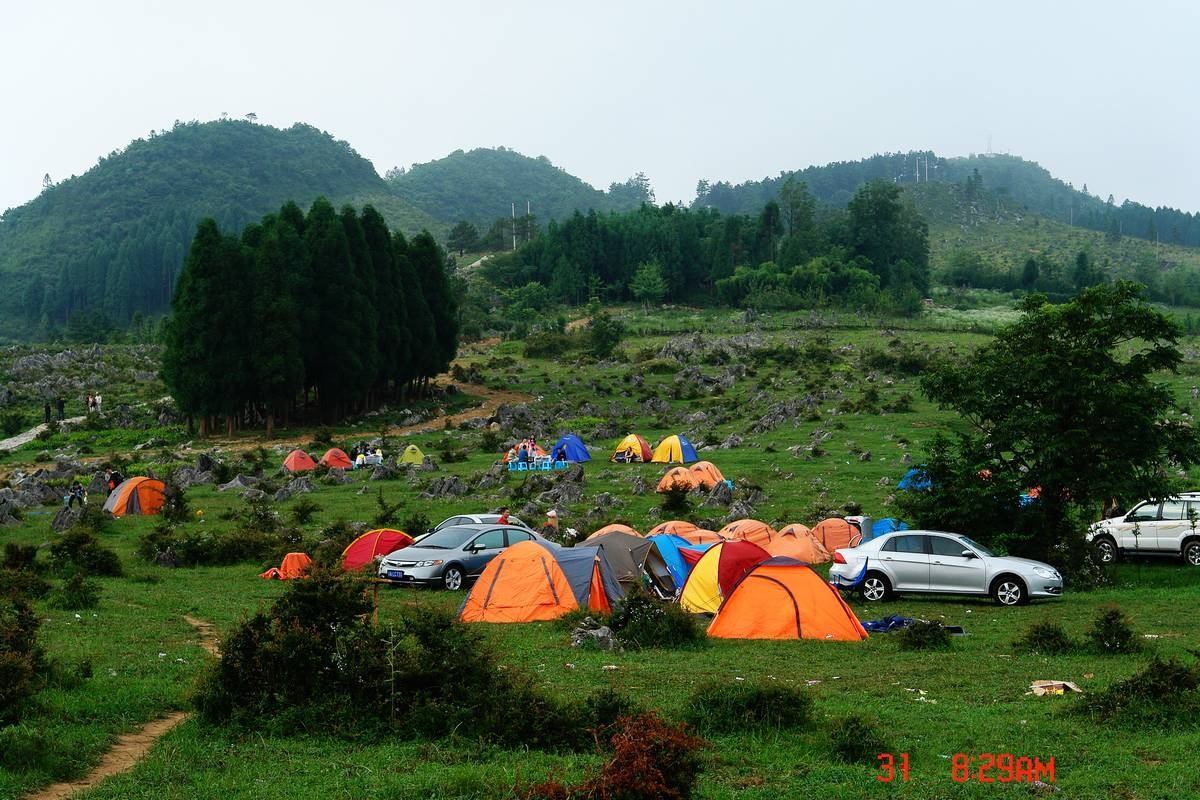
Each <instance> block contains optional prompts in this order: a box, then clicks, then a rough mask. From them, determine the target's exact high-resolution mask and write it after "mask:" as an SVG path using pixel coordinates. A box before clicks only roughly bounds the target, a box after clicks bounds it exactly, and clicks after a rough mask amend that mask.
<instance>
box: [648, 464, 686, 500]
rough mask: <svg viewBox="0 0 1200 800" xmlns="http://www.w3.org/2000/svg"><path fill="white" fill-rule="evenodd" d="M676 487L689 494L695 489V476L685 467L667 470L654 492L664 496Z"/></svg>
mask: <svg viewBox="0 0 1200 800" xmlns="http://www.w3.org/2000/svg"><path fill="white" fill-rule="evenodd" d="M676 487H678V488H681V489H686V490H687V491H689V492H690V491H691V490H692V489H695V488H696V476H695V475H694V474H692V471H691V470H690V469H688V468H687V467H672V468H671V469H669V470H667V474H666V475H663V476H662V480H660V481H659V482H658V488H657V489H655V491H657V492H658V493H659V494H666V493H667V492H669V491H670V490H671V489H674V488H676Z"/></svg>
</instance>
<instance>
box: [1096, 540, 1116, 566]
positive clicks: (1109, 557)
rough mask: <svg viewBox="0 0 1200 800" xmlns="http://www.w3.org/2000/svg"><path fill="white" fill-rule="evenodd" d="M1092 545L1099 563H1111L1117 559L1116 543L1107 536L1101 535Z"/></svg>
mask: <svg viewBox="0 0 1200 800" xmlns="http://www.w3.org/2000/svg"><path fill="white" fill-rule="evenodd" d="M1092 546H1093V547H1094V548H1096V557H1097V558H1099V559H1100V563H1101V564H1112V563H1113V562H1115V561H1116V560H1117V543H1116V542H1114V541H1113V540H1112V539H1110V538H1108V537H1107V536H1101V537H1100V538H1099V539H1097V540H1096V541H1095V543H1094V544H1093V545H1092Z"/></svg>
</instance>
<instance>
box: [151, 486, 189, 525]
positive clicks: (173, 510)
mask: <svg viewBox="0 0 1200 800" xmlns="http://www.w3.org/2000/svg"><path fill="white" fill-rule="evenodd" d="M159 513H160V514H161V515H162V518H163V519H165V520H166V521H167V522H170V523H173V524H178V523H180V522H187V520H188V516H189V514H191V509H190V508H189V506H188V501H187V496H186V495H184V493H183V489H182V488H181V487H180V486H179V484H177V483H175V482H174V481H167V482H166V484H165V485H164V487H163V506H162V511H160V512H159Z"/></svg>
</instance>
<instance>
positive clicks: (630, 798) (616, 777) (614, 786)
mask: <svg viewBox="0 0 1200 800" xmlns="http://www.w3.org/2000/svg"><path fill="white" fill-rule="evenodd" d="M608 746H609V748H610V749H611V750H612V755H611V756H610V757H609V758H607V759H606V760H605V762H604V765H603V766H602V767H601V768H600V770H599V772H597V773H596V774H595V775H594V776H592V777H591V778H589V779H587V780H586V781H584V782H583V783H581V784H579V785H576V786H566V785H564V784H563V783H561V782H559V781H557V780H554V779H550V780H547V781H546V782H544V783H539V784H533V785H527V786H520V785H519V786H517V787H516V793H517V796H518V797H521V798H524V799H525V800H570V798H584V797H586V798H592V800H688V799H689V798H691V797H692V793H693V792H694V791H695V788H696V781H697V779H698V778H699V775H700V771H701V769H702V768H703V761H702V759H701V755H700V751H701V749H702V748H704V746H705V742H704V740H702V739H699V738H697V737H695V736H693V735H692V734H691V733H690V732H689V731H688V729H687V727H686V726H684V725H680V724H678V723H670V722H666V721H664V720H663V719H662V718H661V717H659V716H657V715H656V714H653V713H646V714H640V715H638V716H627V717H622V718H621V719H620V720H619V721H618V722H617V724H616V726H615V728H614V731H613V734H612V737H611V738H610V739H609V742H608Z"/></svg>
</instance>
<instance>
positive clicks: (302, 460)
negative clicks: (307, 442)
mask: <svg viewBox="0 0 1200 800" xmlns="http://www.w3.org/2000/svg"><path fill="white" fill-rule="evenodd" d="M283 468H284V469H286V470H287V471H288V472H307V471H308V470H310V469H316V468H317V462H315V461H313V460H312V456H310V455H309V454H308V453H306V452H304V451H303V450H293V451H292V452H290V453H288V455H287V458H285V459H284V460H283Z"/></svg>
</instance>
